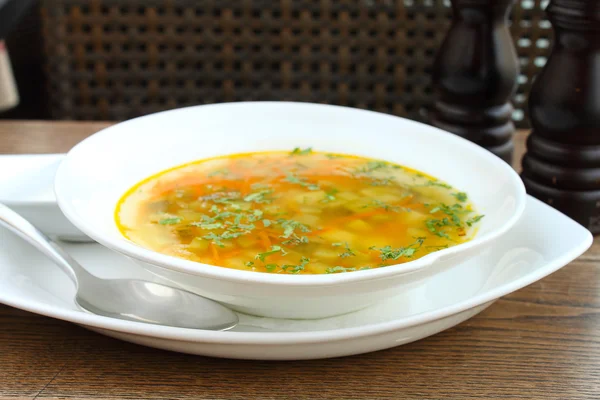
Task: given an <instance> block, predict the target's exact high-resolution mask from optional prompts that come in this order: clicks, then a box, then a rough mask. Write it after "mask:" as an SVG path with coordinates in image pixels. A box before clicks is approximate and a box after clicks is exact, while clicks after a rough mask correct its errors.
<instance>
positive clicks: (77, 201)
mask: <svg viewBox="0 0 600 400" xmlns="http://www.w3.org/2000/svg"><path fill="white" fill-rule="evenodd" d="M295 147H303V148H304V147H313V148H314V149H315V150H319V151H327V152H340V153H348V154H354V155H360V156H366V157H370V158H377V159H384V160H388V161H392V162H396V163H399V164H402V165H406V166H409V167H411V168H415V169H417V170H420V171H423V172H425V173H428V174H430V175H432V176H434V177H436V178H439V179H442V180H443V181H446V182H448V183H450V184H451V185H453V186H454V187H455V188H457V189H460V190H462V191H465V192H467V193H468V195H469V198H470V199H471V200H472V201H473V203H474V204H475V206H476V208H477V212H478V213H480V214H485V218H483V219H482V221H481V222H480V223H479V224H478V230H477V234H476V235H475V237H474V238H473V239H472V240H470V241H468V242H466V243H462V244H459V245H457V246H453V247H450V248H447V249H443V250H440V251H436V252H433V253H430V254H428V255H426V256H424V257H422V258H419V259H416V260H413V261H410V262H406V263H403V264H397V265H392V266H388V267H385V268H374V269H370V270H364V271H356V272H352V273H345V274H314V275H310V274H306V275H291V274H268V273H257V272H252V271H246V270H238V269H231V268H218V267H215V266H212V265H207V264H203V263H199V262H193V261H190V260H184V259H181V258H177V257H173V256H168V255H164V254H160V253H158V252H155V251H152V250H149V249H146V248H143V247H141V246H139V245H137V244H135V243H133V242H131V241H129V240H127V239H126V238H125V237H123V235H122V234H121V232H120V231H119V229H118V227H117V224H116V223H115V220H114V212H115V207H116V205H117V203H118V200H119V199H120V198H121V196H122V195H123V194H124V193H125V192H126V191H127V190H128V189H130V188H131V187H132V186H133V185H134V184H136V183H138V182H139V181H140V180H142V179H144V178H147V177H148V176H150V175H153V174H155V173H157V172H159V171H162V170H164V169H166V168H170V167H174V166H177V165H181V164H183V163H186V162H190V161H194V160H199V159H204V158H207V157H214V156H220V155H225V154H232V153H239V152H252V151H262V150H288V151H289V150H291V149H293V148H295ZM55 192H56V198H57V202H58V205H59V206H60V208H61V210H62V211H63V212H64V214H65V215H66V216H67V218H68V219H69V220H70V221H71V222H72V223H73V224H74V225H75V226H76V227H77V228H79V229H80V230H81V231H82V232H84V233H85V234H86V235H88V236H89V237H91V238H92V239H94V240H95V241H97V242H98V243H100V244H102V245H104V246H106V247H108V248H110V249H113V250H115V251H118V252H120V253H122V254H125V255H127V256H128V257H131V258H132V259H135V260H137V261H138V262H139V263H140V265H142V266H143V267H144V268H146V269H147V270H149V271H151V272H153V273H154V274H156V275H158V276H160V277H162V278H164V279H167V280H169V281H170V282H172V284H173V285H177V286H179V287H182V288H184V289H187V290H189V291H192V292H195V293H198V294H200V295H202V296H205V297H208V298H211V299H214V300H216V301H219V302H221V303H223V304H225V305H227V306H229V307H231V308H233V309H235V310H237V311H241V312H245V313H249V314H254V315H261V316H265V317H276V318H307V319H310V318H322V317H329V316H334V315H341V314H344V313H347V312H351V311H356V310H359V309H362V308H365V307H368V306H370V305H373V304H375V303H377V302H378V301H381V300H384V299H387V298H389V297H390V296H393V295H394V294H395V293H398V292H406V291H407V290H413V289H414V290H416V291H419V290H421V289H422V286H423V285H424V284H425V283H426V282H427V280H428V279H430V278H431V277H433V276H435V275H436V274H438V273H441V272H443V271H445V270H447V269H450V268H453V267H454V266H455V265H457V264H458V263H461V262H464V261H466V260H467V259H468V258H469V257H473V256H475V255H476V254H478V253H479V252H481V251H482V250H483V249H484V248H486V247H489V246H490V245H492V244H493V243H494V242H495V241H497V240H499V239H500V238H501V237H502V236H503V235H505V234H506V232H507V231H508V230H509V229H510V228H511V227H512V226H513V225H514V224H515V223H516V221H517V220H518V219H519V217H520V216H521V215H522V212H523V210H524V208H525V203H526V194H525V188H524V186H523V183H522V181H521V179H520V178H519V176H518V175H517V174H516V173H515V171H514V170H513V169H512V168H511V167H510V166H509V165H508V164H506V163H505V162H503V161H502V160H500V159H499V158H498V157H496V156H494V155H493V154H491V153H490V152H489V151H487V150H485V149H483V148H481V147H479V146H477V145H475V144H473V143H471V142H469V141H468V140H465V139H462V138H460V137H458V136H457V135H453V134H450V133H448V132H444V131H442V130H439V129H437V128H434V127H432V126H429V125H425V124H421V123H418V122H415V121H411V120H408V119H404V118H399V117H394V116H391V115H387V114H381V113H376V112H371V111H365V110H359V109H355V108H347V107H339V106H331V105H323V104H309V103H288V102H247V103H244V102H241V103H226V104H216V105H206V106H196V107H188V108H182V109H178V110H170V111H166V112H161V113H156V114H151V115H147V116H144V117H140V118H136V119H132V120H129V121H125V122H123V123H120V124H116V125H113V126H111V127H109V128H107V129H104V130H102V131H100V132H97V133H96V134H94V135H92V136H91V137H89V138H87V139H85V140H83V141H82V142H80V143H79V144H77V145H76V146H75V147H74V148H73V149H72V150H71V151H70V152H69V153H68V154H67V156H66V157H65V159H64V160H63V162H62V163H61V165H60V166H59V168H58V171H57V173H56V178H55ZM398 229H406V227H403V226H398ZM331 266H332V267H333V266H334V265H331Z"/></svg>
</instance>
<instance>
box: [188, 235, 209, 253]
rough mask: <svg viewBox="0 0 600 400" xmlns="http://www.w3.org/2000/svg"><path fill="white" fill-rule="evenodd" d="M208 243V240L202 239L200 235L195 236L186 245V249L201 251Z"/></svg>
mask: <svg viewBox="0 0 600 400" xmlns="http://www.w3.org/2000/svg"><path fill="white" fill-rule="evenodd" d="M209 245H210V241H208V240H206V239H202V238H200V237H195V238H194V239H192V241H191V242H190V244H189V245H188V249H189V250H192V251H196V252H203V251H206V250H207V249H208V246H209Z"/></svg>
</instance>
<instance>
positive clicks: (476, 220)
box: [467, 215, 485, 226]
mask: <svg viewBox="0 0 600 400" xmlns="http://www.w3.org/2000/svg"><path fill="white" fill-rule="evenodd" d="M483 217H485V215H476V216H475V217H473V218H469V219H468V220H467V225H468V226H473V224H475V223H477V222H479V221H480V220H481V218H483Z"/></svg>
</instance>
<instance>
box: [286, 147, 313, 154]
mask: <svg viewBox="0 0 600 400" xmlns="http://www.w3.org/2000/svg"><path fill="white" fill-rule="evenodd" d="M310 153H312V147H307V148H306V149H301V148H300V147H296V148H295V149H294V150H292V152H291V153H290V155H292V156H304V155H306V154H310Z"/></svg>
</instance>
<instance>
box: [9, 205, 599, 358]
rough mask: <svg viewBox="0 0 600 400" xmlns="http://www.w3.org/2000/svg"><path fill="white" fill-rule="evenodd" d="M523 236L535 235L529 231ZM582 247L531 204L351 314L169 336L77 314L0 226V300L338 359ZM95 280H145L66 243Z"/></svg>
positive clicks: (218, 346) (250, 349)
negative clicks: (488, 238)
mask: <svg viewBox="0 0 600 400" xmlns="http://www.w3.org/2000/svg"><path fill="white" fill-rule="evenodd" d="M532 229H535V231H533V230H532ZM591 243H592V236H591V234H590V233H589V231H587V230H586V229H585V228H583V227H582V226H581V225H579V224H577V223H576V222H574V221H573V220H571V219H569V218H568V217H566V216H564V215H563V214H561V213H559V212H558V211H556V210H554V209H552V208H550V207H549V206H547V205H545V204H543V203H541V202H540V201H538V200H535V199H533V198H531V197H529V198H528V201H527V209H526V212H525V214H524V216H523V218H522V219H521V220H520V221H519V222H518V223H517V224H516V225H515V226H514V227H513V228H512V229H511V230H510V231H509V232H508V234H507V235H505V236H503V238H502V239H501V240H498V241H497V242H496V243H495V244H494V246H492V247H488V248H487V249H485V251H483V252H481V253H480V254H478V255H477V256H476V257H474V258H472V259H470V260H469V261H467V262H465V263H462V264H460V265H457V266H456V267H455V268H451V269H448V270H446V271H444V272H442V273H440V274H438V275H436V276H433V277H431V278H430V279H429V280H427V282H426V283H425V284H424V285H423V286H422V287H420V288H419V289H418V290H416V291H412V292H410V293H403V294H400V295H399V296H397V297H394V298H390V299H388V300H386V301H384V302H381V303H379V304H377V305H375V306H373V307H370V308H368V309H364V310H361V311H358V312H355V313H351V314H346V315H342V316H337V317H332V318H326V319H320V320H285V319H271V318H261V317H252V316H248V315H240V320H241V325H240V326H238V327H236V328H235V329H234V330H233V331H228V332H214V331H202V330H190V329H180V328H169V327H164V326H155V325H147V324H143V323H136V322H129V321H122V320H117V319H111V318H106V317H101V316H96V315H91V314H87V313H85V312H82V311H80V310H79V309H78V308H77V307H76V306H75V304H74V303H73V300H72V297H73V294H74V293H75V289H74V287H73V285H72V283H71V281H70V280H69V279H68V278H67V277H66V276H65V275H64V274H63V273H62V272H61V271H60V270H59V269H58V268H57V267H56V266H54V265H53V264H52V263H51V262H50V261H48V260H47V259H45V258H44V257H43V256H42V255H41V254H38V253H37V252H36V251H33V250H32V248H31V247H30V246H29V245H27V244H26V243H25V242H23V241H22V240H21V239H19V238H17V237H16V236H14V235H12V234H10V233H9V232H8V231H5V230H4V229H1V228H0V302H1V303H4V304H8V305H11V306H13V307H17V308H20V309H23V310H27V311H31V312H34V313H38V314H41V315H46V316H50V317H54V318H58V319H62V320H66V321H71V322H73V323H76V324H80V325H83V326H85V327H87V328H88V329H91V330H94V331H97V332H99V333H102V334H104V335H108V336H112V337H115V338H118V339H122V340H125V341H129V342H133V343H138V344H142V345H146V346H150V347H156V348H160V349H166V350H172V351H178V352H183V353H190V354H198V355H206V356H215V357H227V358H241V359H261V360H299V359H316V358H327V357H339V356H348V355H353V354H360V353H366V352H370V351H375V350H381V349H386V348H390V347H395V346H399V345H402V344H405V343H409V342H412V341H415V340H418V339H422V338H424V337H427V336H430V335H433V334H435V333H438V332H441V331H443V330H445V329H448V328H450V327H452V326H454V325H456V324H459V323H461V322H462V321H464V320H466V319H468V318H470V317H472V316H473V315H475V314H477V313H478V312H480V311H482V310H483V309H485V308H486V307H488V306H489V305H490V304H492V303H493V302H494V301H495V300H497V299H498V298H500V297H502V296H505V295H507V294H509V293H512V292H514V291H516V290H518V289H520V288H522V287H525V286H527V285H529V284H531V283H533V282H536V281H538V280H540V279H542V278H544V277H545V276H547V275H549V274H551V273H552V272H554V271H556V270H558V269H560V268H561V267H562V266H564V265H566V264H567V263H569V262H570V261H572V260H573V259H575V258H576V257H578V256H579V255H581V254H582V253H583V252H584V251H586V250H587V249H588V248H589V247H590V245H591ZM65 247H66V249H67V250H68V251H69V252H70V253H71V254H72V255H73V256H74V257H75V258H76V259H77V260H78V261H79V262H81V263H82V264H85V265H86V267H87V268H89V269H90V271H92V272H93V273H95V274H97V275H98V276H101V277H105V278H109V277H111V278H118V277H128V278H130V277H137V278H142V279H152V274H150V273H149V272H147V271H144V270H141V269H140V268H136V267H135V265H133V263H132V261H130V260H128V259H127V258H125V257H122V256H120V255H119V254H117V253H114V252H112V251H110V250H108V249H106V248H104V247H102V246H100V245H98V244H66V245H65Z"/></svg>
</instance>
